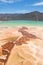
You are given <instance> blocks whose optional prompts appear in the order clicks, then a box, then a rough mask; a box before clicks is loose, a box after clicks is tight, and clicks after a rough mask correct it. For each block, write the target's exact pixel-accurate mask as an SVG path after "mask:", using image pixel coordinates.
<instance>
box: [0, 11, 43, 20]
mask: <svg viewBox="0 0 43 65" xmlns="http://www.w3.org/2000/svg"><path fill="white" fill-rule="evenodd" d="M7 20H34V21H43V13H40V12H38V11H34V12H31V13H25V14H0V21H7Z"/></svg>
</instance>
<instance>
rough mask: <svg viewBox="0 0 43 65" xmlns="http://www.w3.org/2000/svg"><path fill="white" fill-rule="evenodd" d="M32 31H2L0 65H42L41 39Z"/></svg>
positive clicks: (25, 29)
mask: <svg viewBox="0 0 43 65" xmlns="http://www.w3.org/2000/svg"><path fill="white" fill-rule="evenodd" d="M30 30H31V31H30ZM38 30H39V29H38ZM42 30H43V29H42V28H41V29H40V31H42ZM34 31H35V29H30V28H27V27H21V28H18V29H15V28H7V29H2V30H1V31H0V65H9V64H10V65H43V38H41V37H40V36H38V35H36V34H33V32H34ZM36 31H37V30H36ZM31 32H32V33H31ZM37 33H38V32H37ZM40 34H41V33H40ZM42 35H43V34H42Z"/></svg>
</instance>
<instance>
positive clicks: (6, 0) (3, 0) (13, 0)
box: [0, 0, 22, 3]
mask: <svg viewBox="0 0 43 65" xmlns="http://www.w3.org/2000/svg"><path fill="white" fill-rule="evenodd" d="M0 1H1V2H4V3H14V2H20V1H22V0H0Z"/></svg>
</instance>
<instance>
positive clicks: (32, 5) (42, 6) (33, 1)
mask: <svg viewBox="0 0 43 65" xmlns="http://www.w3.org/2000/svg"><path fill="white" fill-rule="evenodd" d="M32 11H40V12H43V0H0V13H28V12H32Z"/></svg>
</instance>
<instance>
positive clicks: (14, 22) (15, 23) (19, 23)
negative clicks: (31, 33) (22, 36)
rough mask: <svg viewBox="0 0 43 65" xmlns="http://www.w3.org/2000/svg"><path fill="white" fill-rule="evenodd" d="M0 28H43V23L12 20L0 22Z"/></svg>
mask: <svg viewBox="0 0 43 65" xmlns="http://www.w3.org/2000/svg"><path fill="white" fill-rule="evenodd" d="M0 26H43V21H30V20H11V21H2V22H1V21H0Z"/></svg>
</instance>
